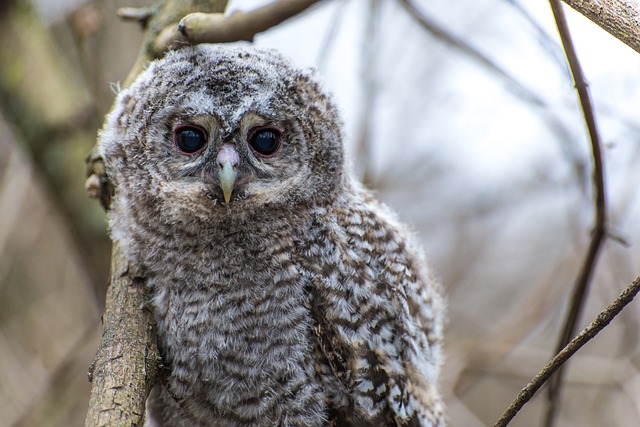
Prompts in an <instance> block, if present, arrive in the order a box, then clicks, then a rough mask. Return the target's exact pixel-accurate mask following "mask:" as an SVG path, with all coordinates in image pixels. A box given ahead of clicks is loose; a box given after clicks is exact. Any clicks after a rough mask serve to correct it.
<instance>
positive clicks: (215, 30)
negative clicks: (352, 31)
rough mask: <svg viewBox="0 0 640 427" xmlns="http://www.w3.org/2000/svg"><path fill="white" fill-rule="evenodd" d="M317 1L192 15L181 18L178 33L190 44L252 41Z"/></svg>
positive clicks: (290, 1)
mask: <svg viewBox="0 0 640 427" xmlns="http://www.w3.org/2000/svg"><path fill="white" fill-rule="evenodd" d="M318 1H319V0H280V1H276V2H273V3H270V4H268V5H266V6H264V7H261V8H259V9H256V10H252V11H248V12H235V13H233V14H232V15H231V16H224V14H222V13H192V14H189V15H187V16H185V17H184V18H183V19H182V21H180V25H179V26H178V30H179V31H180V32H181V33H182V34H183V35H184V36H185V37H186V39H187V40H188V41H189V42H191V43H194V44H196V43H228V42H234V41H238V40H246V41H253V38H254V36H255V35H256V34H258V33H261V32H263V31H266V30H268V29H269V28H272V27H275V26H276V25H279V24H280V23H282V22H284V21H286V20H287V19H289V18H291V17H293V16H296V15H298V14H300V13H301V12H303V11H304V10H306V9H307V8H309V7H310V6H312V5H313V4H315V3H318Z"/></svg>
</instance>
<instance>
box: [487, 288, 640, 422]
mask: <svg viewBox="0 0 640 427" xmlns="http://www.w3.org/2000/svg"><path fill="white" fill-rule="evenodd" d="M639 291H640V277H637V278H636V279H635V280H634V281H633V283H632V284H631V285H629V286H628V287H627V288H626V289H625V290H624V291H623V292H622V293H621V294H620V296H618V298H616V300H615V301H613V302H612V303H611V304H609V306H608V307H607V308H606V309H605V310H604V311H602V312H601V313H600V314H598V316H597V317H596V318H595V319H594V320H593V322H591V324H590V325H589V326H587V328H586V329H585V330H583V331H582V332H581V333H580V335H578V336H577V337H575V338H574V339H573V340H571V342H569V344H567V346H566V347H564V348H563V349H562V351H560V352H559V353H558V354H557V355H556V356H555V357H554V358H553V359H551V361H549V363H547V365H546V366H545V367H544V368H542V370H541V371H540V372H538V374H537V375H536V376H535V377H533V379H532V380H531V381H530V382H529V384H527V386H526V387H525V388H523V389H522V391H520V393H519V394H518V396H517V397H516V399H515V400H514V401H513V402H512V403H511V405H510V406H509V408H507V410H506V411H505V412H504V414H502V417H500V419H499V420H498V421H497V422H496V423H495V424H494V427H505V426H507V425H508V424H509V423H510V422H511V420H512V419H513V418H514V417H515V416H516V414H517V413H518V411H519V410H520V409H522V407H523V406H524V405H525V404H526V403H527V402H528V401H529V400H531V398H532V397H533V396H534V394H535V393H536V392H537V391H538V390H539V389H540V387H542V385H544V383H545V382H546V381H547V380H548V379H549V377H551V375H553V373H554V372H556V371H557V370H558V369H559V368H560V367H562V366H563V364H564V363H565V362H566V361H567V360H569V359H570V358H571V356H573V355H574V354H575V353H576V352H577V351H578V350H580V348H581V347H582V346H583V345H585V344H586V343H587V342H589V341H590V340H592V339H593V338H594V337H595V336H596V335H598V333H599V332H600V331H602V330H603V329H604V328H605V327H606V326H607V325H608V324H609V323H610V322H611V320H613V318H614V317H616V316H617V315H618V314H619V313H620V312H621V311H622V309H623V308H624V307H625V306H626V305H627V304H629V303H630V302H631V301H633V299H634V298H635V296H636V295H637V294H638V292H639Z"/></svg>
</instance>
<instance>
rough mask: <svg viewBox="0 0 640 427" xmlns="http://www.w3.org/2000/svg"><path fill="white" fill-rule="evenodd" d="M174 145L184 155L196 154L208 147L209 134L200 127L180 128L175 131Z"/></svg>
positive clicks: (187, 126) (186, 126)
mask: <svg viewBox="0 0 640 427" xmlns="http://www.w3.org/2000/svg"><path fill="white" fill-rule="evenodd" d="M173 145H175V147H176V149H177V150H178V151H180V152H181V153H184V154H195V153H197V152H199V151H200V150H202V149H203V148H204V146H205V145H207V133H206V132H205V131H204V129H202V128H201V127H198V126H193V125H185V126H178V127H177V128H175V129H174V130H173Z"/></svg>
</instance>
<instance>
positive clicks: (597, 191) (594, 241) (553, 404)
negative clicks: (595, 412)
mask: <svg viewBox="0 0 640 427" xmlns="http://www.w3.org/2000/svg"><path fill="white" fill-rule="evenodd" d="M549 3H550V5H551V10H552V12H553V16H554V18H555V21H556V25H557V27H558V32H559V33H560V39H561V41H562V46H563V48H564V51H565V54H566V55H567V61H568V62H569V68H570V69H571V74H572V75H573V79H574V82H575V86H576V90H577V92H578V97H579V99H580V106H581V108H582V112H583V115H584V120H585V122H586V124H587V129H588V132H589V138H590V140H591V157H592V160H593V186H594V211H595V215H594V216H595V218H594V227H593V232H592V236H591V242H590V243H589V249H588V250H587V253H586V256H585V259H584V261H583V265H582V269H581V271H580V273H579V275H578V278H577V280H576V283H575V286H574V290H573V296H572V299H571V307H570V309H569V311H568V314H567V318H566V320H565V325H564V329H563V331H562V334H561V336H560V338H559V340H558V345H557V348H556V353H558V352H559V351H560V350H562V348H563V347H564V346H565V345H566V344H567V343H568V342H569V340H570V339H571V337H572V336H573V335H574V334H575V330H576V325H577V323H578V320H579V319H580V314H581V313H582V309H583V307H584V302H585V300H586V295H587V292H588V289H589V284H590V282H591V278H592V276H593V271H594V269H595V265H596V262H597V258H598V254H599V252H600V248H601V247H602V243H603V242H604V240H605V237H606V220H607V208H606V206H607V202H606V193H605V184H604V165H603V161H602V148H601V143H600V135H599V134H598V128H597V125H596V118H595V114H594V111H593V105H592V102H591V98H590V96H589V90H588V88H587V83H586V80H585V77H584V74H583V73H582V68H581V66H580V61H579V60H578V55H577V54H576V51H575V48H574V46H573V42H572V40H571V35H570V33H569V27H568V25H567V21H566V18H565V16H564V11H563V9H562V4H560V0H549ZM563 373H564V368H560V369H558V372H557V374H556V376H555V378H554V379H552V381H551V382H550V386H549V395H548V400H549V406H548V407H547V413H546V416H545V426H547V427H551V426H552V425H553V420H554V419H555V415H556V413H557V410H558V407H559V396H560V390H561V388H562V380H563Z"/></svg>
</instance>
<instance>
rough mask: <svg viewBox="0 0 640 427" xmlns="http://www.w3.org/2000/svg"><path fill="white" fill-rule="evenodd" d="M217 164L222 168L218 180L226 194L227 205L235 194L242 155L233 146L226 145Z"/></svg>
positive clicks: (219, 155) (221, 150)
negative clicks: (234, 189)
mask: <svg viewBox="0 0 640 427" xmlns="http://www.w3.org/2000/svg"><path fill="white" fill-rule="evenodd" d="M216 163H217V165H218V166H219V167H220V169H219V170H218V179H219V181H220V188H221V189H222V193H223V194H224V201H225V203H229V201H230V200H231V194H232V193H233V185H234V184H235V182H236V178H237V176H238V164H239V163H240V155H239V154H238V151H237V150H236V147H234V146H233V145H232V144H229V143H225V144H224V145H223V146H222V147H221V148H220V151H219V152H218V157H217V158H216Z"/></svg>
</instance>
